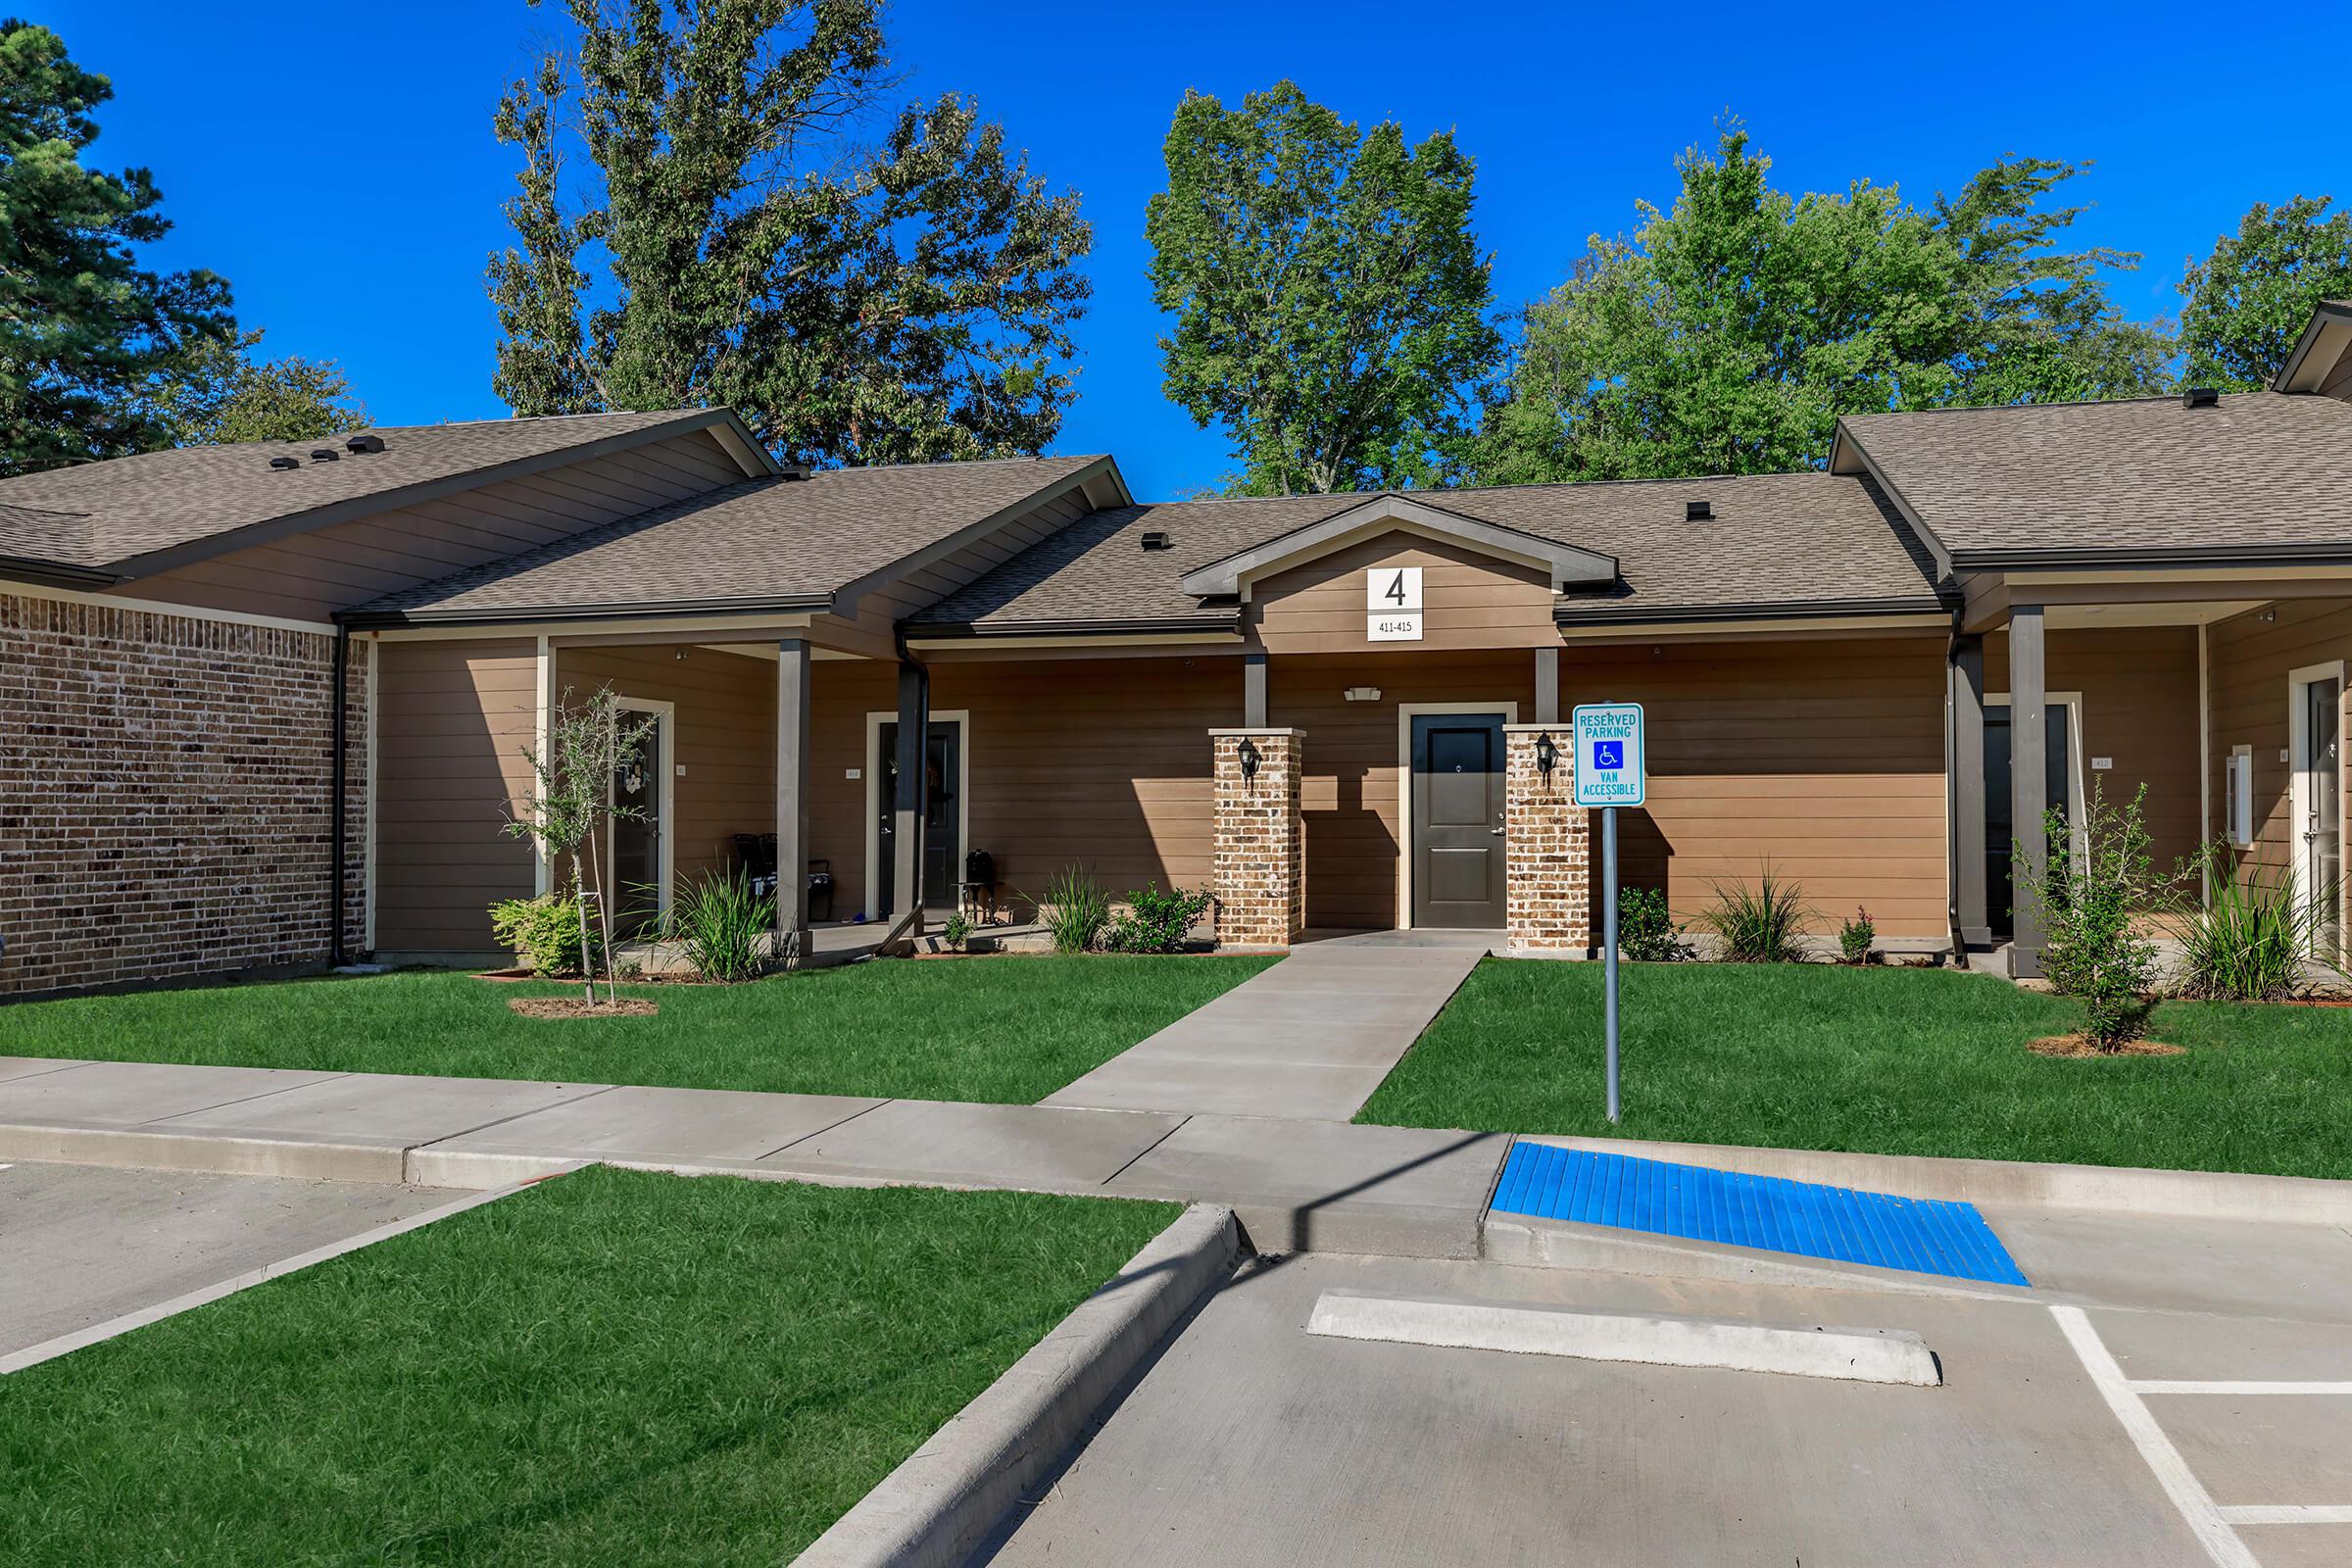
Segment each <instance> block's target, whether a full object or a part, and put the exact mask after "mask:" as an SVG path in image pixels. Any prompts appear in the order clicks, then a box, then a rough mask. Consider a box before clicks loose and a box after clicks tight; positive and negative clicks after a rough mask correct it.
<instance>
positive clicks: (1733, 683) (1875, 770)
mask: <svg viewBox="0 0 2352 1568" xmlns="http://www.w3.org/2000/svg"><path fill="white" fill-rule="evenodd" d="M1943 669H1944V662H1943V642H1942V640H1941V639H1940V638H1905V639H1887V640H1883V641H1877V640H1870V641H1865V640H1838V641H1834V642H1833V641H1824V642H1818V643H1801V642H1769V643H1767V642H1757V643H1729V644H1707V645H1685V646H1676V645H1662V646H1659V647H1657V648H1654V649H1652V648H1626V649H1618V648H1610V649H1592V648H1577V647H1572V648H1570V649H1569V650H1568V651H1567V653H1566V654H1564V655H1563V656H1562V659H1561V669H1560V703H1561V711H1562V712H1563V714H1565V713H1566V712H1567V711H1568V710H1569V709H1570V708H1571V707H1572V706H1573V705H1574V704H1577V703H1580V702H1639V703H1641V704H1642V706H1643V710H1644V718H1645V720H1646V726H1647V731H1648V746H1649V756H1648V767H1649V804H1648V805H1647V806H1646V807H1644V808H1643V809H1640V810H1633V811H1620V812H1619V813H1618V833H1619V854H1620V866H1621V875H1622V879H1623V881H1624V883H1625V884H1626V885H1628V886H1645V887H1656V888H1661V889H1663V890H1664V891H1665V892H1666V895H1667V898H1668V902H1669V903H1670V904H1671V906H1672V907H1673V908H1674V910H1675V913H1676V915H1677V917H1678V918H1681V919H1685V920H1688V919H1691V918H1693V917H1694V916H1696V915H1697V914H1698V913H1699V911H1700V910H1701V909H1703V908H1704V907H1706V906H1707V905H1709V904H1710V903H1712V902H1713V900H1714V897H1715V887H1716V885H1717V884H1721V885H1722V886H1724V887H1726V888H1729V887H1731V886H1734V885H1735V884H1737V885H1743V886H1749V887H1752V886H1753V885H1754V884H1755V883H1756V881H1757V878H1758V875H1759V873H1760V872H1761V870H1762V869H1763V868H1764V867H1766V866H1770V867H1771V868H1772V870H1773V871H1774V873H1775V874H1776V875H1778V876H1779V877H1781V878H1783V879H1785V880H1786V881H1788V882H1790V883H1793V884H1795V885H1796V886H1797V887H1799V888H1801V889H1802V890H1803V897H1804V901H1805V903H1806V904H1807V905H1808V906H1809V907H1811V908H1812V909H1814V910H1815V911H1817V915H1816V919H1815V921H1814V924H1815V925H1816V926H1817V927H1818V928H1819V929H1821V930H1824V931H1834V930H1835V929H1836V926H1837V922H1838V919H1840V918H1842V917H1843V916H1845V915H1847V914H1850V913H1851V912H1852V911H1853V909H1854V907H1855V906H1857V905H1862V906H1866V907H1868V908H1869V909H1870V912H1871V914H1872V916H1873V917H1874V918H1875V919H1876V920H1877V922H1878V926H1879V930H1880V931H1881V933H1882V934H1884V935H1887V936H1906V937H1909V936H1937V935H1941V934H1942V933H1943V931H1944V930H1945V926H1946V920H1945V890H1944V855H1945V850H1944V780H1943ZM1595 839H1596V843H1595V857H1596V862H1597V854H1598V846H1597V832H1596V834H1595ZM1597 870H1598V867H1597V863H1596V864H1595V876H1594V883H1595V886H1596V887H1597V885H1598V882H1599V877H1598V875H1597ZM1594 912H1595V914H1596V915H1597V913H1598V910H1597V908H1596V909H1595V911H1594Z"/></svg>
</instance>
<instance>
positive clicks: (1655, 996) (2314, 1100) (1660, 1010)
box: [1357, 959, 2352, 1178]
mask: <svg viewBox="0 0 2352 1568" xmlns="http://www.w3.org/2000/svg"><path fill="white" fill-rule="evenodd" d="M1623 976H1624V978H1623V993H1622V999H1623V1000H1622V1013H1621V1016H1622V1019H1623V1031H1624V1034H1623V1043H1622V1060H1623V1073H1624V1098H1625V1119H1624V1122H1623V1123H1622V1124H1621V1125H1620V1126H1618V1127H1616V1128H1611V1127H1610V1126H1609V1125H1608V1122H1607V1120H1606V1118H1605V1117H1604V1116H1603V1114H1602V1111H1601V1093H1602V1065H1601V1063H1602V1045H1601V968H1600V965H1598V964H1596V963H1552V962H1542V961H1531V960H1520V961H1515V962H1510V961H1500V960H1492V959H1491V960H1489V961H1487V962H1485V963H1482V964H1480V965H1479V967H1478V969H1477V970H1476V971H1475V972H1474V973H1472V975H1471V976H1470V978H1469V981H1468V982H1467V983H1466V984H1465V985H1464V986H1463V987H1462V989H1461V992H1460V993H1459V994H1458V995H1457V996H1456V997H1455V998H1454V1000H1453V1003H1452V1005H1449V1006H1448V1007H1447V1008H1446V1011H1445V1012H1444V1013H1442V1014H1440V1015H1439V1017H1438V1020H1437V1022H1436V1023H1435V1024H1433V1025H1432V1026H1431V1027H1430V1030H1429V1032H1428V1033H1427V1034H1426V1035H1424V1036H1423V1037H1422V1039H1421V1041H1420V1043H1419V1044H1418V1045H1416V1046H1414V1047H1413V1049H1412V1052H1411V1053H1410V1054H1408V1055H1406V1057H1405V1058H1404V1060H1403V1061H1402V1062H1400V1063H1399V1064H1398V1065H1397V1070H1396V1071H1395V1072H1393V1073H1391V1074H1390V1075H1389V1078H1388V1081H1387V1082H1386V1083H1384V1084H1382V1085H1381V1087H1380V1089H1379V1092H1378V1093H1376V1094H1375V1095H1373V1097H1372V1100H1371V1102H1370V1103H1368V1104H1366V1105H1365V1106H1364V1109H1363V1111H1362V1113H1361V1114H1360V1115H1359V1116H1358V1117H1357V1120H1359V1121H1367V1122H1386V1123H1390V1124H1393V1125H1398V1126H1408V1127H1470V1128H1480V1129H1485V1130H1490V1131H1502V1132H1518V1133H1573V1134H1588V1135H1593V1136H1617V1137H1625V1138H1662V1139H1680V1140H1688V1141H1691V1142H1697V1143H1711V1144H1748V1145H1762V1146H1767V1147H1772V1148H1781V1149H1833V1150H1857V1151H1864V1152H1872V1153H1883V1154H1952V1155H1959V1156H1963V1157H1967V1158H1977V1159H2031V1160H2067V1161H2078V1162H2082V1163H2086V1164H2094V1165H2161V1166H2170V1167H2175V1168H2179V1169H2186V1170H2237V1171H2262V1172H2269V1173H2273V1174H2279V1175H2292V1176H2331V1177H2339V1178H2340V1177H2352V1132H2347V1129H2352V1010H2347V1009H2342V1008H2333V1007H2289V1006H2257V1005H2239V1004H2231V1003H2184V1002H2172V1003H2166V1004H2165V1005H2162V1006H2161V1007H2159V1008H2158V1009H2157V1011H2156V1015H2155V1018H2154V1020H2153V1023H2152V1026H2151V1030H2150V1033H2151V1034H2152V1036H2153V1037H2154V1038H2156V1039H2159V1040H2164V1041H2169V1042H2171V1043H2173V1044H2176V1045H2180V1046H2184V1047H2186V1048H2188V1049H2187V1052H2186V1054H2182V1055H2178V1056H2131V1057H2118V1058H2091V1059H2072V1060H2069V1059H2052V1058H2047V1057H2042V1056H2037V1055H2034V1054H2032V1053H2030V1052H2028V1051H2027V1050H2026V1043H2027V1042H2028V1041H2030V1040H2033V1039H2034V1038H2036V1037H2038V1036H2042V1035H2053V1034H2063V1033H2066V1032H2068V1031H2070V1030H2073V1029H2075V1028H2077V1027H2079V1025H2080V1012H2079V1009H2078V1008H2077V1006H2076V1005H2075V1004H2073V1003H2071V1002H2067V1001H2063V1000H2060V999H2058V998H2054V997H2048V996H2041V995H2036V994H2034V993H2032V992H2027V991H2020V990H2018V989H2017V988H2016V987H2015V986H2012V985H2010V984H2009V983H2008V982H2007V981H2004V980H2000V979H1996V978H1993V977H1991V976H1986V975H1971V974H1961V973H1956V972H1950V971H1941V970H1909V969H1843V968H1834V967H1830V966H1826V965H1780V964H1772V965H1740V964H1699V963H1692V964H1628V965H1626V966H1625V968H1624V970H1623Z"/></svg>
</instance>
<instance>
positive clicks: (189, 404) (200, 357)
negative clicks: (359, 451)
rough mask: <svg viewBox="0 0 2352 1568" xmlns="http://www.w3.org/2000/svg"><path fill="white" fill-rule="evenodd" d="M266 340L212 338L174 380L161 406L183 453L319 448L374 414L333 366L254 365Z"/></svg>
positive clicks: (293, 360)
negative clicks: (204, 448)
mask: <svg viewBox="0 0 2352 1568" xmlns="http://www.w3.org/2000/svg"><path fill="white" fill-rule="evenodd" d="M261 341H262V334H261V333H260V332H258V331H256V332H248V333H245V334H244V335H243V336H242V337H240V338H239V339H238V340H237V342H236V343H235V344H234V345H233V346H232V345H231V344H228V343H224V342H221V341H220V340H219V339H217V338H207V339H205V340H204V341H203V342H201V343H200V344H198V345H197V346H196V348H195V349H194V350H193V351H191V352H190V353H189V354H188V355H186V356H185V357H184V358H183V359H182V361H181V362H180V363H179V364H178V365H177V366H175V367H174V368H172V371H171V372H170V373H169V374H168V376H167V378H166V380H165V382H164V385H163V387H162V388H161V390H160V391H159V392H158V394H157V400H158V403H159V405H160V408H161V412H162V414H163V417H164V420H165V422H166V424H167V425H168V426H169V427H170V430H171V434H172V441H173V442H174V443H175V444H176V445H179V446H196V445H201V444H219V443H225V442H230V441H312V440H317V439H318V438H319V437H320V436H327V435H333V434H334V433H336V432H337V431H339V430H357V429H359V428H360V427H361V426H363V425H365V424H366V423H367V422H368V410H367V409H366V408H365V407H364V406H363V405H362V404H361V403H360V402H359V401H358V400H357V399H356V398H354V397H353V395H352V391H351V383H350V382H349V381H348V380H347V379H346V378H345V377H344V374H343V371H342V370H341V368H338V367H337V366H336V364H335V362H334V361H332V360H306V359H303V358H302V357H301V356H299V355H288V356H287V357H286V358H284V359H282V360H259V361H257V360H255V359H254V358H253V357H252V353H251V351H252V350H253V349H254V348H256V347H258V346H259V345H260V343H261Z"/></svg>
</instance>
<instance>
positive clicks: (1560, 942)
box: [1502, 724, 1593, 953]
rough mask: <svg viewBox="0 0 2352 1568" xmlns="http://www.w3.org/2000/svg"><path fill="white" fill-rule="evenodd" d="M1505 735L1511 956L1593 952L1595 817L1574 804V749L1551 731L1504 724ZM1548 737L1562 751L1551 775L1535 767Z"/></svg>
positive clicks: (1559, 731)
mask: <svg viewBox="0 0 2352 1568" xmlns="http://www.w3.org/2000/svg"><path fill="white" fill-rule="evenodd" d="M1502 734H1503V833H1504V838H1503V843H1504V845H1505V856H1506V864H1507V866H1508V870H1507V872H1506V876H1507V878H1508V901H1509V914H1508V923H1509V932H1508V938H1507V941H1508V946H1509V950H1510V951H1511V952H1513V953H1582V952H1585V951H1587V950H1589V949H1590V948H1591V947H1592V946H1593V915H1592V907H1593V906H1592V882H1593V813H1592V811H1590V810H1589V809H1586V808H1583V807H1580V806H1578V805H1576V804H1575V798H1576V783H1575V767H1576V763H1575V761H1574V759H1573V754H1574V752H1575V748H1574V747H1573V746H1571V745H1570V744H1569V735H1568V731H1567V730H1566V729H1565V728H1564V727H1560V726H1556V725H1543V724H1508V725H1505V726H1504V727H1503V732H1502ZM1545 734H1548V735H1550V736H1551V738H1552V742H1553V744H1554V745H1556V746H1557V747H1558V748H1559V760H1558V761H1557V762H1556V763H1555V764H1554V765H1553V767H1552V770H1551V772H1550V774H1549V775H1548V776H1547V775H1545V774H1544V770H1543V769H1542V768H1540V767H1538V766H1537V765H1536V739H1537V737H1538V736H1541V735H1545Z"/></svg>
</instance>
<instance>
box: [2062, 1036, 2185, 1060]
mask: <svg viewBox="0 0 2352 1568" xmlns="http://www.w3.org/2000/svg"><path fill="white" fill-rule="evenodd" d="M2026 1049H2027V1050H2028V1051H2031V1052H2032V1053H2034V1054H2035V1055H2036V1056H2065V1057H2076V1056H2179V1055H2182V1054H2186V1052H2187V1050H2188V1048H2187V1047H2186V1046H2168V1045H2166V1044H2165V1043H2164V1042H2163V1041H2161V1040H2133V1041H2129V1042H2127V1043H2126V1044H2124V1045H2121V1046H2118V1047H2116V1048H2115V1049H2114V1050H2112V1051H2101V1050H2100V1049H2099V1048H2098V1047H2097V1046H2095V1045H2092V1044H2091V1043H2090V1041H2089V1040H2087V1039H2085V1038H2084V1037H2083V1036H2082V1035H2044V1036H2042V1037H2041V1038H2040V1039H2039V1040H2034V1041H2030V1042H2029V1043H2028V1044H2027V1046H2026Z"/></svg>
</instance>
